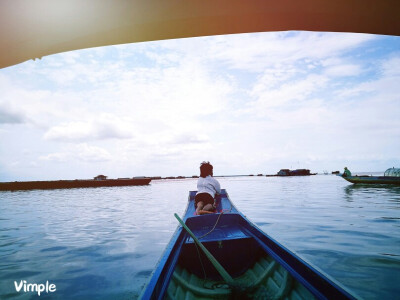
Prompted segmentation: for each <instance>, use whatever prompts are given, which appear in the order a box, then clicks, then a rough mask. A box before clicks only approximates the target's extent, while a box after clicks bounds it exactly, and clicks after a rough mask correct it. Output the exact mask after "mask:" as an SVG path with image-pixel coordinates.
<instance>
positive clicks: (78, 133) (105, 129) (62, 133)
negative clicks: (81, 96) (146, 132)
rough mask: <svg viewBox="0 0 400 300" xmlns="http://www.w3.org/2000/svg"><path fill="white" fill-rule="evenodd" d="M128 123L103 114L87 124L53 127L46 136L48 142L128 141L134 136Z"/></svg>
mask: <svg viewBox="0 0 400 300" xmlns="http://www.w3.org/2000/svg"><path fill="white" fill-rule="evenodd" d="M131 130H132V126H131V125H130V124H129V123H128V122H123V121H122V120H121V119H119V118H117V117H115V116H112V115H109V114H102V115H100V116H98V117H97V118H94V119H92V120H88V121H86V122H69V123H65V124H61V125H57V126H54V127H51V128H50V129H49V130H48V131H47V132H46V133H45V134H44V138H45V139H46V140H55V141H89V140H104V139H127V138H131V137H132V136H133V134H132V132H131Z"/></svg>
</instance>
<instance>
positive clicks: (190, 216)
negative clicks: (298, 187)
mask: <svg viewBox="0 0 400 300" xmlns="http://www.w3.org/2000/svg"><path fill="white" fill-rule="evenodd" d="M195 195H196V191H191V192H189V199H188V200H189V201H188V205H187V208H186V212H185V215H184V217H183V221H182V220H181V219H180V218H179V217H178V216H177V215H176V214H175V217H176V218H177V219H178V220H179V222H180V223H181V226H179V227H178V228H177V229H176V231H175V233H174V235H173V236H172V238H171V240H170V242H169V244H168V245H167V247H166V249H165V251H164V253H163V255H162V257H161V259H160V260H159V262H158V264H157V266H156V268H155V270H154V271H153V273H152V275H151V278H150V280H149V282H148V283H147V285H146V286H145V288H144V290H143V292H142V294H141V296H140V299H146V300H147V299H355V297H354V295H352V294H351V293H350V292H349V291H347V290H346V289H345V288H344V287H342V286H341V285H340V284H339V283H337V282H335V281H333V279H331V278H329V277H328V276H327V275H325V274H323V273H322V272H321V271H319V270H317V269H316V268H315V267H313V266H312V265H310V264H309V263H306V262H305V261H303V260H302V259H301V258H300V257H298V256H296V255H295V254H294V253H292V252H290V251H289V250H288V249H287V248H285V247H284V246H282V245H280V244H279V243H278V242H276V241H275V240H273V239H272V238H271V237H269V236H268V235H267V234H265V233H264V232H262V231H261V230H260V229H259V228H258V227H257V226H255V225H254V224H252V223H251V222H250V221H249V220H248V219H247V218H246V217H245V216H244V215H243V214H242V213H240V212H239V211H238V210H237V208H236V207H235V206H234V205H233V203H232V202H231V200H230V199H229V196H228V194H227V193H226V190H222V191H221V195H220V197H218V199H217V201H216V208H217V213H213V214H207V215H201V216H198V215H196V214H195V207H194V198H195Z"/></svg>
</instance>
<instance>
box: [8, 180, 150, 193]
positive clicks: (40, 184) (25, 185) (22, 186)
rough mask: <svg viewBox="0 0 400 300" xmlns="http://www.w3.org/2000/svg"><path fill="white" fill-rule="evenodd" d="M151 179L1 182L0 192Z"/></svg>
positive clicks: (122, 184) (82, 186) (145, 183)
mask: <svg viewBox="0 0 400 300" xmlns="http://www.w3.org/2000/svg"><path fill="white" fill-rule="evenodd" d="M150 181H151V179H150V178H133V179H106V180H58V181H15V182H1V183H0V191H17V190H35V189H40V190H47V189H70V188H89V187H111V186H131V185H148V184H149V183H150Z"/></svg>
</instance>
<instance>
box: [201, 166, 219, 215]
mask: <svg viewBox="0 0 400 300" xmlns="http://www.w3.org/2000/svg"><path fill="white" fill-rule="evenodd" d="M212 176H213V166H212V165H211V164H210V163H209V162H202V163H201V165H200V177H199V179H198V181H197V193H196V196H195V208H196V213H197V214H198V215H201V214H205V213H212V212H213V211H214V210H215V206H214V198H215V196H216V195H217V194H220V193H221V186H220V184H219V182H218V180H216V179H215V178H214V177H212Z"/></svg>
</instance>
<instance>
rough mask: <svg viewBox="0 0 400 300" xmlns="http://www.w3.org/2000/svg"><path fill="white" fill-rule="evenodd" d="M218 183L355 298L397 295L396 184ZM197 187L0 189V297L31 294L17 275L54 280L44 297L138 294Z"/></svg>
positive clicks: (399, 195) (314, 179)
mask: <svg viewBox="0 0 400 300" xmlns="http://www.w3.org/2000/svg"><path fill="white" fill-rule="evenodd" d="M218 180H219V181H220V182H221V186H222V188H225V189H227V191H228V193H229V195H230V198H231V200H232V201H233V202H234V203H235V205H236V207H237V208H238V209H239V210H240V211H242V212H243V213H244V214H245V215H246V216H247V217H248V218H249V219H250V220H252V221H253V222H254V223H256V224H257V225H258V226H259V227H261V229H262V230H263V231H264V232H266V233H268V234H269V235H270V236H272V237H273V238H275V239H276V240H277V241H279V242H280V243H282V244H283V245H284V246H286V247H288V248H289V249H290V250H292V251H293V252H295V253H297V254H298V255H299V256H301V257H302V258H303V259H305V260H306V261H308V262H310V263H311V264H313V265H315V266H317V267H318V268H319V269H321V270H322V271H324V272H325V273H327V274H328V275H330V276H331V277H333V278H334V279H336V280H337V281H339V282H340V283H342V284H343V285H345V286H346V287H347V288H349V289H350V290H352V291H354V292H355V293H356V294H357V295H359V296H360V297H362V298H365V299H395V298H396V297H399V295H400V228H399V227H400V210H399V209H400V187H395V186H376V185H373V186H367V185H364V186H361V185H360V186H355V185H352V184H349V183H347V182H346V181H344V180H343V179H341V178H339V177H337V176H331V175H317V176H308V177H288V178H281V177H231V178H218ZM195 189H196V180H195V179H183V180H159V181H153V182H152V183H151V184H150V185H149V186H132V187H113V188H93V189H68V190H35V191H20V192H0V299H30V298H31V297H32V298H35V299H36V298H37V297H36V296H35V297H34V295H35V293H23V292H20V293H17V292H16V289H15V287H14V281H17V282H18V283H19V282H20V280H26V281H27V282H28V283H45V282H46V281H49V282H50V283H54V284H55V285H56V289H57V290H56V291H55V292H54V293H51V294H46V293H45V294H42V296H41V298H44V299H46V298H47V299H132V298H133V299H135V298H137V297H138V295H139V294H140V292H141V290H142V288H143V286H144V284H145V283H146V281H147V280H148V278H149V275H150V274H151V272H152V270H153V268H154V266H155V265H156V263H157V261H158V259H159V258H160V256H161V254H162V252H163V250H164V248H165V246H166V245H167V243H168V241H169V239H170V238H171V236H172V234H173V232H174V231H175V229H176V226H177V221H176V219H175V218H174V217H173V213H174V212H177V213H178V214H179V215H182V214H183V213H184V210H185V207H186V202H187V196H188V191H189V190H195ZM397 299H398V298H397Z"/></svg>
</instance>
